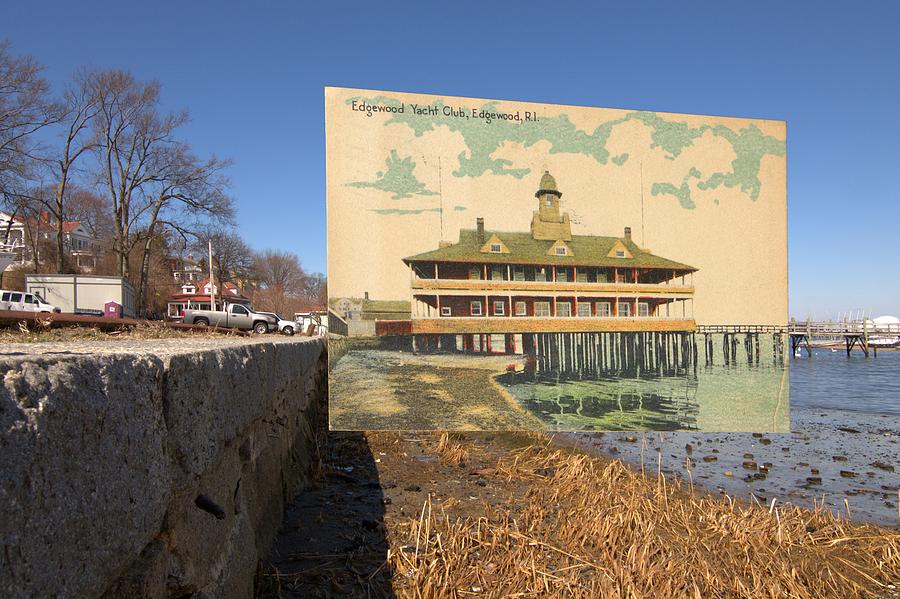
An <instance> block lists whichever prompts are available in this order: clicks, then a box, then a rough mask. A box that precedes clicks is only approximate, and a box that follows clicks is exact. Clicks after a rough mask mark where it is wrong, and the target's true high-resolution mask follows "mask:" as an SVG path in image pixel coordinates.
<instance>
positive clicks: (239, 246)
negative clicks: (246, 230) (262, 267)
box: [193, 227, 255, 298]
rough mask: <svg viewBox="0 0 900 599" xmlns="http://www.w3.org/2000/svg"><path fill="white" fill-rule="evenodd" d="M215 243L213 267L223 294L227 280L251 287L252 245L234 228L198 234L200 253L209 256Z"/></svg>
mask: <svg viewBox="0 0 900 599" xmlns="http://www.w3.org/2000/svg"><path fill="white" fill-rule="evenodd" d="M210 242H212V252H213V261H212V267H213V268H212V270H213V277H214V278H215V284H216V286H217V287H218V289H219V297H220V298H221V297H222V294H223V293H224V291H225V283H234V284H237V285H239V286H240V287H243V288H245V289H246V288H247V287H251V286H252V285H253V283H254V273H255V271H254V267H255V261H254V255H253V250H252V249H250V246H248V245H247V243H246V242H244V240H243V239H241V237H240V235H238V234H237V233H236V232H235V231H234V230H231V229H226V228H221V227H209V228H207V230H206V231H204V232H203V233H201V234H199V235H198V236H197V241H196V242H195V244H194V246H193V247H194V251H195V254H196V255H199V256H206V255H207V250H208V248H209V243H210ZM207 267H208V265H207Z"/></svg>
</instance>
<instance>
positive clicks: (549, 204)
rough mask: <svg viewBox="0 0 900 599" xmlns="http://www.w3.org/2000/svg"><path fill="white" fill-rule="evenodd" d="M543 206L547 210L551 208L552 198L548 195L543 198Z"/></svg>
mask: <svg viewBox="0 0 900 599" xmlns="http://www.w3.org/2000/svg"><path fill="white" fill-rule="evenodd" d="M544 204H545V205H546V206H547V208H552V207H553V196H551V195H549V194H548V195H545V196H544Z"/></svg>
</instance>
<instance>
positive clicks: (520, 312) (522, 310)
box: [516, 302, 528, 316]
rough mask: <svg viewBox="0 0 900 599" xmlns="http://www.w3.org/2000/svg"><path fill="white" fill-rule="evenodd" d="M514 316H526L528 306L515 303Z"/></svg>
mask: <svg viewBox="0 0 900 599" xmlns="http://www.w3.org/2000/svg"><path fill="white" fill-rule="evenodd" d="M516 316H528V304H527V303H526V302H516Z"/></svg>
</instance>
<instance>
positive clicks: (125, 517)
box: [0, 337, 326, 597]
mask: <svg viewBox="0 0 900 599" xmlns="http://www.w3.org/2000/svg"><path fill="white" fill-rule="evenodd" d="M325 369H326V358H325V351H324V343H323V342H322V341H321V340H320V339H296V338H294V339H291V340H285V339H280V338H278V339H273V338H265V337H264V338H260V339H252V340H247V339H237V340H232V339H199V340H193V339H189V340H182V339H166V340H157V341H129V342H123V343H117V342H100V343H98V342H93V343H71V344H35V345H24V344H15V345H7V346H5V347H4V348H2V349H0V377H2V385H0V514H2V517H0V545H2V547H0V572H2V574H0V596H4V597H7V596H8V597H31V596H102V595H105V596H107V597H119V596H135V597H159V596H183V595H187V594H196V595H197V596H208V597H246V596H249V595H250V594H251V593H252V585H253V575H254V571H255V567H256V563H257V560H258V559H259V558H260V557H261V556H263V555H265V553H266V552H267V551H268V548H269V546H270V544H271V540H272V538H273V537H274V535H275V533H276V532H277V529H278V525H279V523H280V521H281V516H282V513H283V510H284V506H285V503H286V501H287V500H288V499H289V498H290V497H292V496H293V495H294V494H295V493H296V492H298V491H299V490H300V489H301V488H302V487H303V485H304V484H305V483H306V482H307V480H308V479H307V474H308V470H309V466H310V464H311V462H312V459H313V458H312V453H313V451H314V426H315V422H316V417H317V416H316V411H317V407H318V405H319V403H320V400H321V398H322V397H324V394H325V385H326V383H325V381H324V377H325ZM199 495H204V496H205V497H206V498H208V499H209V500H211V501H212V502H214V503H215V505H216V506H218V508H221V510H223V511H224V518H221V519H219V518H217V517H216V516H215V515H214V514H212V513H210V512H208V511H204V510H202V509H200V508H199V507H197V505H196V503H195V501H196V500H197V497H198V496H199ZM213 511H215V510H213ZM220 515H221V514H220Z"/></svg>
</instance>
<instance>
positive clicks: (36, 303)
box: [0, 289, 60, 314]
mask: <svg viewBox="0 0 900 599" xmlns="http://www.w3.org/2000/svg"><path fill="white" fill-rule="evenodd" d="M0 310H17V311H19V312H44V313H47V314H49V313H51V312H56V313H57V314H59V312H60V309H59V308H57V307H56V306H54V305H53V304H49V303H47V302H46V301H45V300H44V298H42V297H41V296H40V294H38V293H26V292H24V291H7V290H5V289H4V290H0Z"/></svg>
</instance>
